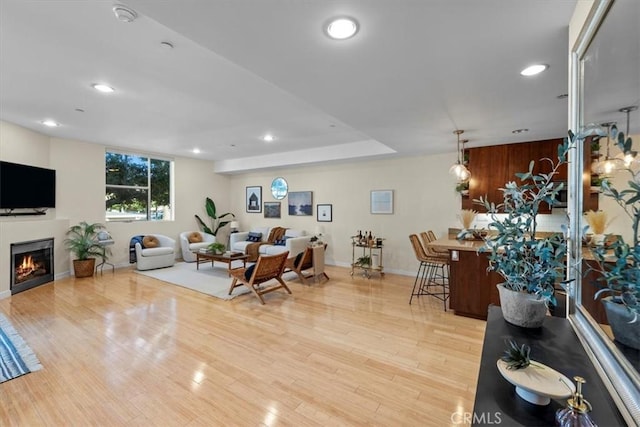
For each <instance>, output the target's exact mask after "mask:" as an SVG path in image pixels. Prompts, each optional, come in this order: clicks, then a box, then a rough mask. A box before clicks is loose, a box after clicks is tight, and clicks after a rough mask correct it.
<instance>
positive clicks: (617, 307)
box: [601, 297, 640, 350]
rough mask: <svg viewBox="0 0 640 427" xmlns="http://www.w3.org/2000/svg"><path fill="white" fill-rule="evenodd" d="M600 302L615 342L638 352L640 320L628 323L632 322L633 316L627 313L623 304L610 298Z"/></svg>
mask: <svg viewBox="0 0 640 427" xmlns="http://www.w3.org/2000/svg"><path fill="white" fill-rule="evenodd" d="M601 301H602V304H603V305H604V309H605V311H606V312H607V321H608V322H609V326H611V331H612V332H613V337H614V338H615V340H616V341H618V342H620V343H622V344H624V345H626V346H627V347H631V348H635V349H636V350H640V320H636V321H635V322H634V323H629V322H631V321H632V320H633V314H631V313H629V310H627V307H625V305H624V304H622V303H616V302H615V301H613V298H612V297H606V298H602V300H601Z"/></svg>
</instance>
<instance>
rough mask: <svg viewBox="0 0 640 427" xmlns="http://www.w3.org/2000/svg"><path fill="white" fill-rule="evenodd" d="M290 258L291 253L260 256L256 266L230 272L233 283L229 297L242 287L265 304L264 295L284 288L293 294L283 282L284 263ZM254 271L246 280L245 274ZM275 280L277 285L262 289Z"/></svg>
mask: <svg viewBox="0 0 640 427" xmlns="http://www.w3.org/2000/svg"><path fill="white" fill-rule="evenodd" d="M288 256H289V252H283V253H281V254H278V255H260V256H259V257H258V260H257V261H256V263H255V264H254V265H252V266H251V267H248V268H235V269H233V270H230V272H229V273H230V274H231V277H233V281H232V282H231V287H230V288H229V295H231V293H232V292H233V289H234V288H235V287H237V286H240V285H245V286H246V287H247V288H249V289H250V290H251V292H253V293H254V295H255V296H256V297H258V299H259V300H260V302H261V303H262V304H264V298H262V295H264V294H266V293H269V292H272V291H275V290H277V289H281V288H284V289H285V290H286V291H287V292H288V293H291V290H290V289H289V287H287V284H286V283H285V282H284V280H282V273H283V272H284V263H285V261H286V260H287V257H288ZM250 269H252V270H253V271H252V272H251V273H250V274H251V276H250V277H249V279H247V278H246V276H245V273H246V272H247V270H250ZM270 280H275V281H276V282H277V283H275V284H273V285H271V286H267V287H262V286H261V285H262V284H264V283H266V282H268V281H270Z"/></svg>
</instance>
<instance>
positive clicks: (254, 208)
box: [246, 186, 262, 213]
mask: <svg viewBox="0 0 640 427" xmlns="http://www.w3.org/2000/svg"><path fill="white" fill-rule="evenodd" d="M246 200H247V203H246V208H247V212H249V213H260V212H262V186H257V187H247V199H246Z"/></svg>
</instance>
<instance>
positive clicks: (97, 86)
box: [91, 83, 116, 93]
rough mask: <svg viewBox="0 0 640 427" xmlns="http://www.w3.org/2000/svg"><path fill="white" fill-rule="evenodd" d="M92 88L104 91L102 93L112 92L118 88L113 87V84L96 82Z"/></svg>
mask: <svg viewBox="0 0 640 427" xmlns="http://www.w3.org/2000/svg"><path fill="white" fill-rule="evenodd" d="M91 87H92V88H94V89H95V90H97V91H99V92H102V93H111V92H115V91H116V90H115V89H114V88H112V87H111V86H108V85H105V84H102V83H94V84H92V85H91Z"/></svg>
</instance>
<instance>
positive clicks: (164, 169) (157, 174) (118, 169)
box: [105, 151, 173, 221]
mask: <svg viewBox="0 0 640 427" xmlns="http://www.w3.org/2000/svg"><path fill="white" fill-rule="evenodd" d="M172 170H173V162H172V161H170V160H165V159H152V158H149V157H146V156H144V155H139V154H124V153H116V152H109V151H107V153H106V155H105V175H106V183H107V185H106V192H105V201H106V220H107V221H168V220H172V219H173V213H172V210H171V205H172V203H171V195H172V194H173V192H172V188H171V184H172Z"/></svg>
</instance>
